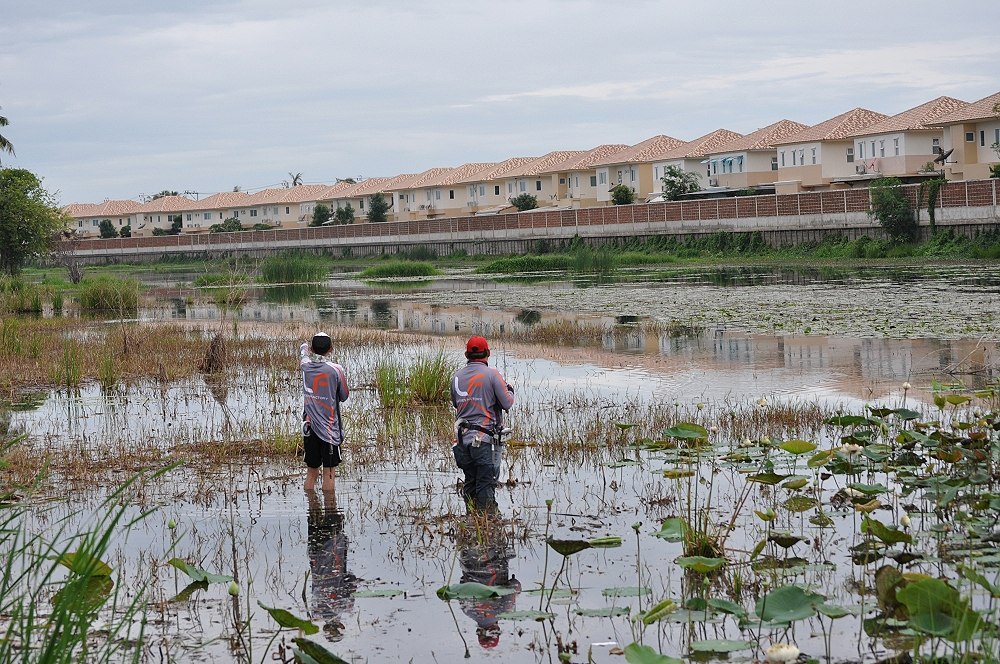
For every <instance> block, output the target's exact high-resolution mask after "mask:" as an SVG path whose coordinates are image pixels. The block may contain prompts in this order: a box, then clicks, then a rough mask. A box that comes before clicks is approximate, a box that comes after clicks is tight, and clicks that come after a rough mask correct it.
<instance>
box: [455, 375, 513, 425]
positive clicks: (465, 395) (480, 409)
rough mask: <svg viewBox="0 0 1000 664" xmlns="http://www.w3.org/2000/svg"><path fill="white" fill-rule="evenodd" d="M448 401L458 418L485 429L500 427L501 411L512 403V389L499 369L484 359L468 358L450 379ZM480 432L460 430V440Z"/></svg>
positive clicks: (508, 407)
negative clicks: (449, 398)
mask: <svg viewBox="0 0 1000 664" xmlns="http://www.w3.org/2000/svg"><path fill="white" fill-rule="evenodd" d="M451 403H452V405H454V406H455V409H456V410H457V411H458V419H460V420H465V421H466V422H468V423H469V424H475V425H478V426H481V427H483V428H486V429H493V428H496V429H499V428H502V427H503V411H505V410H510V408H511V406H513V405H514V393H513V391H511V390H508V389H507V381H505V380H504V379H503V376H501V375H500V372H499V371H497V370H496V369H493V368H492V367H490V366H489V365H488V364H486V362H485V361H482V360H471V361H470V362H469V363H468V364H466V365H465V366H464V367H462V368H461V369H459V370H458V371H457V372H456V373H455V377H454V378H452V380H451ZM482 435H483V434H482V433H481V432H479V431H476V430H464V431H463V434H462V442H464V443H466V444H468V443H469V442H471V441H472V439H474V438H475V437H476V436H482Z"/></svg>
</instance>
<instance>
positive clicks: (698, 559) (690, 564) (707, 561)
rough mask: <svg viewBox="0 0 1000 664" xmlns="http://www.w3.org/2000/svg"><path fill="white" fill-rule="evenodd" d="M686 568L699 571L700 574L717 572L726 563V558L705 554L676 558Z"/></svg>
mask: <svg viewBox="0 0 1000 664" xmlns="http://www.w3.org/2000/svg"><path fill="white" fill-rule="evenodd" d="M674 562H676V563H677V564H678V565H680V566H681V567H683V568H684V569H688V570H691V571H692V572H697V573H698V574H708V573H709V572H715V571H718V570H719V569H722V567H723V566H724V565H725V564H726V559H725V558H707V557H705V556H682V557H680V558H678V559H677V560H675V561H674Z"/></svg>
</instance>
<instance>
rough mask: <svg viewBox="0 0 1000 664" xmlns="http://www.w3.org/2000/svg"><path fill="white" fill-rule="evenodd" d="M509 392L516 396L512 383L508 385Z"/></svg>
mask: <svg viewBox="0 0 1000 664" xmlns="http://www.w3.org/2000/svg"><path fill="white" fill-rule="evenodd" d="M507 391H508V392H510V393H511V394H514V388H513V387H511V386H510V383H508V384H507Z"/></svg>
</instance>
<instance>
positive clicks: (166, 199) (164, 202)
mask: <svg viewBox="0 0 1000 664" xmlns="http://www.w3.org/2000/svg"><path fill="white" fill-rule="evenodd" d="M197 209H199V208H198V207H197V203H196V202H195V201H192V200H191V199H190V198H187V197H186V196H161V197H160V198H156V199H154V200H151V201H149V202H148V203H143V204H142V205H140V206H139V207H138V209H136V212H138V213H142V214H149V213H155V212H183V211H185V210H197Z"/></svg>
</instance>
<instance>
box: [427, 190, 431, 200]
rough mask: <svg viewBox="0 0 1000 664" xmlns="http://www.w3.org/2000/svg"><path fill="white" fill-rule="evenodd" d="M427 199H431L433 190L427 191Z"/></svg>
mask: <svg viewBox="0 0 1000 664" xmlns="http://www.w3.org/2000/svg"><path fill="white" fill-rule="evenodd" d="M427 200H431V192H430V191H428V192H427Z"/></svg>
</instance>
